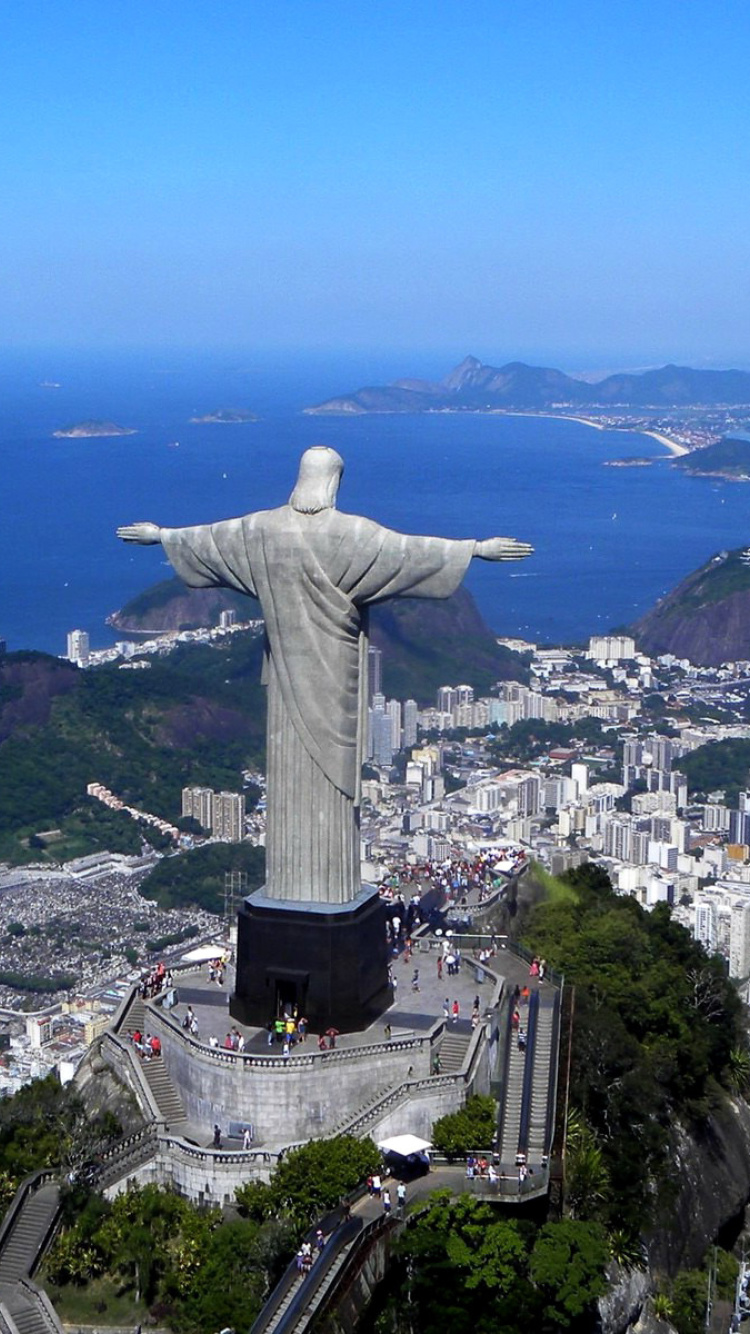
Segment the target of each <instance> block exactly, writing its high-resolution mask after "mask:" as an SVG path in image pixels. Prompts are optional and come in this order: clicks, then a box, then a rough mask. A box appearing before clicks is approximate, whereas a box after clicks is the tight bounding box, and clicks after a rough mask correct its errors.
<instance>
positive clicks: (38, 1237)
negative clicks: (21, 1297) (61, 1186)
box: [0, 1182, 60, 1284]
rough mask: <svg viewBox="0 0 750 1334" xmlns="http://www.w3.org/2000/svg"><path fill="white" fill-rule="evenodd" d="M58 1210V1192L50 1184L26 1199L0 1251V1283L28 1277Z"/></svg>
mask: <svg viewBox="0 0 750 1334" xmlns="http://www.w3.org/2000/svg"><path fill="white" fill-rule="evenodd" d="M59 1207H60V1192H59V1191H58V1189H57V1186H55V1185H53V1184H52V1183H51V1182H50V1183H48V1184H47V1185H45V1186H40V1188H39V1190H37V1191H35V1192H34V1193H33V1195H29V1196H28V1197H27V1199H26V1200H25V1201H24V1203H23V1205H22V1207H21V1210H20V1212H19V1214H18V1216H17V1217H16V1219H15V1221H14V1223H13V1227H12V1228H11V1231H10V1235H9V1236H8V1237H7V1239H6V1241H5V1244H4V1245H3V1248H2V1251H1V1252H0V1284H2V1283H16V1282H17V1281H18V1280H19V1279H22V1278H27V1277H28V1276H29V1275H30V1274H31V1272H32V1270H33V1268H34V1265H35V1263H36V1260H37V1256H38V1253H39V1248H40V1246H41V1245H42V1242H43V1241H44V1240H45V1238H46V1237H47V1236H48V1235H49V1232H50V1230H51V1228H52V1226H53V1224H54V1221H55V1217H56V1215H57V1211H58V1209H59Z"/></svg>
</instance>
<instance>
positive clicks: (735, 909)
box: [729, 901, 750, 977]
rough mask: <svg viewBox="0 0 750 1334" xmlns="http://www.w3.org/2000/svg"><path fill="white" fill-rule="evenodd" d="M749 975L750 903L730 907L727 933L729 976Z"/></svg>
mask: <svg viewBox="0 0 750 1334" xmlns="http://www.w3.org/2000/svg"><path fill="white" fill-rule="evenodd" d="M748 974H750V903H744V902H742V901H740V902H738V903H734V904H733V905H732V921H731V927H730V931H729V976H730V977H747V976H748Z"/></svg>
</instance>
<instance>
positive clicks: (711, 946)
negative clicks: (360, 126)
mask: <svg viewBox="0 0 750 1334" xmlns="http://www.w3.org/2000/svg"><path fill="white" fill-rule="evenodd" d="M717 925H718V924H717V917H716V904H715V903H712V902H711V900H710V899H696V902H695V922H694V924H693V937H694V938H695V940H698V941H700V943H701V945H702V946H703V948H704V950H705V951H706V953H707V954H714V953H715V952H716V944H717V939H718V931H717Z"/></svg>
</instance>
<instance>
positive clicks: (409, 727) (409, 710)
mask: <svg viewBox="0 0 750 1334" xmlns="http://www.w3.org/2000/svg"><path fill="white" fill-rule="evenodd" d="M418 713H419V710H418V708H417V701H416V700H415V699H407V700H406V702H405V703H404V711H403V725H404V748H406V747H408V746H416V744H417V715H418Z"/></svg>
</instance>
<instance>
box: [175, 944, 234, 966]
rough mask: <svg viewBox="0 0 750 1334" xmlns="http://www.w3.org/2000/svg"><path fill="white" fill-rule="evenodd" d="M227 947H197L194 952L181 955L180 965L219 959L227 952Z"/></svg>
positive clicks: (190, 951)
mask: <svg viewBox="0 0 750 1334" xmlns="http://www.w3.org/2000/svg"><path fill="white" fill-rule="evenodd" d="M227 948H228V947H227V945H197V946H196V948H195V949H194V950H189V951H188V953H187V954H183V956H182V958H181V959H180V963H208V961H209V959H220V958H221V957H222V955H224V954H226V952H227Z"/></svg>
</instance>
